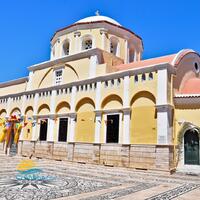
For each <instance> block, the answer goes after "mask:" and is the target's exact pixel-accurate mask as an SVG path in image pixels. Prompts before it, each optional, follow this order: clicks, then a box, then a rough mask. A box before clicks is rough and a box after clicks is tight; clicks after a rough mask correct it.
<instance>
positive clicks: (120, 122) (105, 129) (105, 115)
mask: <svg viewBox="0 0 200 200" xmlns="http://www.w3.org/2000/svg"><path fill="white" fill-rule="evenodd" d="M108 115H119V133H118V134H119V135H118V137H119V140H118V143H115V144H122V141H123V138H121V136H122V135H121V134H122V113H121V112H113V113H112V112H111V113H107V114H104V116H103V123H105V120H107V116H108ZM106 138H107V126H106V125H104V143H105V144H109V143H107V142H106Z"/></svg>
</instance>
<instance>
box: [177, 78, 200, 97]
mask: <svg viewBox="0 0 200 200" xmlns="http://www.w3.org/2000/svg"><path fill="white" fill-rule="evenodd" d="M181 93H182V94H200V79H199V78H192V79H189V80H188V81H187V82H186V83H185V85H184V86H183V89H182V90H181Z"/></svg>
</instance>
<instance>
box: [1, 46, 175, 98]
mask: <svg viewBox="0 0 200 200" xmlns="http://www.w3.org/2000/svg"><path fill="white" fill-rule="evenodd" d="M93 50H95V49H93ZM93 50H90V51H93ZM96 51H97V52H101V51H102V50H99V49H96ZM85 53H88V51H87V52H85ZM87 55H88V54H87ZM64 58H65V57H64ZM61 59H63V58H61ZM50 62H54V61H50ZM159 69H167V70H168V71H169V72H170V73H172V74H174V73H175V69H174V68H173V67H172V66H171V65H170V64H168V63H163V64H159V65H150V66H146V67H145V68H135V69H130V70H126V71H120V72H114V73H109V74H106V75H103V76H97V77H94V78H88V79H85V80H81V81H74V82H71V83H67V84H63V85H58V86H51V87H47V88H42V89H36V90H32V91H24V92H21V93H15V94H9V95H4V96H0V99H3V98H8V97H15V96H19V95H28V94H36V93H39V92H46V91H51V90H54V89H55V90H58V89H64V88H70V87H72V86H80V85H84V84H90V83H96V82H98V81H106V80H111V79H117V78H123V77H124V76H133V75H137V74H141V73H148V72H153V71H157V70H159Z"/></svg>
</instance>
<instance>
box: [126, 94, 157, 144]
mask: <svg viewBox="0 0 200 200" xmlns="http://www.w3.org/2000/svg"><path fill="white" fill-rule="evenodd" d="M155 104H156V99H155V97H154V95H153V94H152V93H150V92H148V91H140V92H138V93H136V94H135V95H134V96H133V97H132V99H131V101H130V106H131V125H130V127H131V133H130V137H131V143H132V144H156V143H157V130H156V129H157V119H156V108H155Z"/></svg>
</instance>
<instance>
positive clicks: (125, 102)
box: [123, 76, 130, 144]
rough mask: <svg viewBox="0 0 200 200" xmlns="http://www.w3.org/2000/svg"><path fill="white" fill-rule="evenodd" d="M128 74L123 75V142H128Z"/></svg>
mask: <svg viewBox="0 0 200 200" xmlns="http://www.w3.org/2000/svg"><path fill="white" fill-rule="evenodd" d="M129 84H130V78H129V76H125V77H124V96H123V107H124V124H123V144H130V109H129V107H130V106H129Z"/></svg>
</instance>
